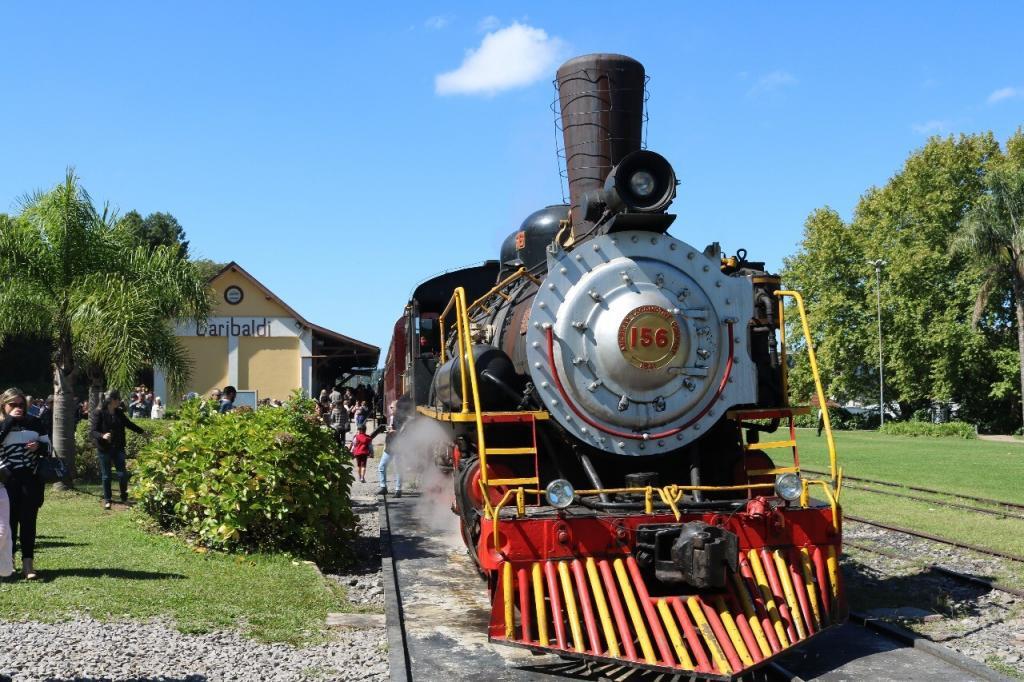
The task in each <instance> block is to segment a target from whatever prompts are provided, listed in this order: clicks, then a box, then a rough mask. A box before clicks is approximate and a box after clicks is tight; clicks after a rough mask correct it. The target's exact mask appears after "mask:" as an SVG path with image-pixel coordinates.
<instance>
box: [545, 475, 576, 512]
mask: <svg viewBox="0 0 1024 682" xmlns="http://www.w3.org/2000/svg"><path fill="white" fill-rule="evenodd" d="M544 496H545V497H547V499H548V504H550V505H551V506H552V507H554V508H555V509H565V508H566V507H568V506H569V505H570V504H572V502H573V500H575V499H576V491H575V490H573V487H572V483H569V481H567V480H565V479H564V478H556V479H555V480H553V481H551V483H548V487H547V488H546V489H545V491H544Z"/></svg>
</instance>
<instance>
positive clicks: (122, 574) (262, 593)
mask: <svg viewBox="0 0 1024 682" xmlns="http://www.w3.org/2000/svg"><path fill="white" fill-rule="evenodd" d="M89 493H92V494H89ZM142 520H143V519H142V517H141V514H138V515H137V514H136V513H134V512H131V511H111V512H108V511H104V510H103V509H102V507H101V506H100V500H99V497H98V496H97V495H96V489H95V487H91V488H90V487H86V488H85V490H83V491H82V492H65V493H57V492H53V491H47V496H46V503H45V504H44V505H43V508H42V509H41V510H40V516H39V536H40V537H39V541H38V544H37V547H36V569H37V570H38V571H39V572H40V574H41V577H42V580H40V581H38V582H30V581H25V580H20V579H14V578H11V579H8V580H7V581H6V584H4V585H3V586H2V588H0V618H2V619H4V620H44V621H52V620H55V619H60V618H62V617H66V616H70V615H74V614H76V613H77V614H91V615H92V616H93V617H96V618H100V619H109V618H125V617H131V618H147V617H153V616H166V617H169V618H172V619H173V620H174V621H175V622H176V624H177V626H178V627H179V628H180V629H181V630H183V631H186V632H203V631H208V630H211V629H219V628H231V627H239V628H241V629H242V630H243V631H244V632H246V633H248V634H250V635H251V636H253V637H256V638H258V639H261V640H264V641H280V642H290V643H293V644H301V643H308V642H314V641H320V640H322V639H323V638H324V637H325V635H326V627H325V618H326V616H327V612H328V611H339V610H347V608H346V607H347V603H346V602H345V600H344V597H343V594H342V593H341V590H340V588H337V587H335V586H334V585H333V584H332V583H329V582H328V581H327V580H326V579H325V578H323V577H321V576H320V575H319V573H318V572H317V571H316V570H315V568H314V567H313V566H311V565H309V564H306V563H303V562H300V561H294V560H293V559H292V558H291V557H289V556H285V555H270V554H260V555H255V554H254V555H247V556H242V555H238V556H235V555H228V554H220V553H215V552H208V553H198V552H195V551H194V550H193V549H192V548H190V547H189V546H188V545H186V544H185V543H184V542H183V541H182V540H181V539H179V538H176V537H169V536H164V535H160V534H153V533H149V532H146V531H145V530H143V528H142V525H141V523H142ZM15 575H17V574H15Z"/></svg>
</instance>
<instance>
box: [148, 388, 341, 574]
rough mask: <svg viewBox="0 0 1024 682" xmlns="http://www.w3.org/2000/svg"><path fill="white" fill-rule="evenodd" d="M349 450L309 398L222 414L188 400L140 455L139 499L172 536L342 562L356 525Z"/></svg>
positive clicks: (229, 547)
mask: <svg viewBox="0 0 1024 682" xmlns="http://www.w3.org/2000/svg"><path fill="white" fill-rule="evenodd" d="M349 460H350V458H349V454H348V451H347V450H345V449H344V448H342V447H339V446H338V444H337V443H336V441H335V440H334V438H333V436H332V434H331V432H330V431H329V430H327V429H324V428H322V427H321V425H320V421H319V420H318V419H317V417H316V415H315V410H314V403H313V401H311V400H306V399H303V398H301V397H299V396H297V395H296V396H293V397H292V399H291V400H290V401H289V402H288V403H286V404H285V406H284V407H278V408H271V407H268V408H261V409H258V410H255V411H254V410H251V409H248V408H245V409H242V408H240V409H237V410H234V411H232V412H229V413H227V414H223V415H222V414H217V413H216V412H215V411H214V410H213V409H211V408H210V406H209V405H208V404H206V403H203V402H202V401H200V400H193V401H189V402H188V403H185V404H184V405H183V406H182V407H181V409H180V410H179V419H178V420H176V421H174V422H171V423H170V427H169V429H168V431H167V433H166V435H164V436H162V437H160V438H158V439H155V440H154V441H153V442H152V443H150V444H149V445H148V446H147V447H146V448H145V449H144V450H143V451H142V454H141V455H140V456H139V459H138V462H137V467H136V471H135V478H134V481H135V486H134V488H133V491H132V494H133V495H134V496H135V498H136V499H138V500H139V503H140V504H139V506H140V507H141V509H143V510H144V511H145V512H146V513H147V514H148V515H149V516H151V517H152V518H153V519H154V520H155V521H156V522H157V524H158V525H159V526H160V527H162V528H165V529H174V530H183V531H185V532H187V533H189V534H191V535H193V536H194V537H195V538H196V541H197V543H199V544H201V545H203V546H205V547H210V548H214V549H222V550H228V551H231V550H239V549H243V550H265V549H267V550H286V551H292V552H295V553H296V554H299V555H302V556H306V557H308V558H310V559H313V560H314V561H317V562H318V563H320V564H321V565H324V564H325V563H328V562H330V561H337V560H338V557H339V555H340V554H343V553H344V549H343V548H344V544H345V543H344V540H345V539H347V537H348V536H349V534H350V533H351V530H352V528H353V526H354V524H355V517H354V516H353V514H352V511H351V506H350V503H349V486H350V484H351V483H352V474H351V470H350V468H349V467H348V466H346V465H347V464H348V463H349Z"/></svg>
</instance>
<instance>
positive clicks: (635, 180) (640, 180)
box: [629, 171, 654, 197]
mask: <svg viewBox="0 0 1024 682" xmlns="http://www.w3.org/2000/svg"><path fill="white" fill-rule="evenodd" d="M629 187H630V189H632V190H633V192H634V194H636V195H637V196H638V197H646V196H649V195H650V193H651V192H653V191H654V176H653V175H651V174H650V173H648V172H647V171H637V172H636V173H633V175H632V176H631V177H630V178H629Z"/></svg>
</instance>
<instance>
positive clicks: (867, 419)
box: [794, 407, 878, 431]
mask: <svg viewBox="0 0 1024 682" xmlns="http://www.w3.org/2000/svg"><path fill="white" fill-rule="evenodd" d="M828 416H829V421H830V422H831V424H832V430H833V431H852V430H856V429H874V428H878V413H877V412H872V413H868V412H861V413H858V414H854V413H853V412H850V411H849V410H846V409H843V408H842V407H830V408H829V410H828ZM794 426H798V427H803V428H806V429H816V428H818V408H816V407H813V408H811V412H810V414H801V415H799V416H797V417H796V419H795V420H794Z"/></svg>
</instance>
